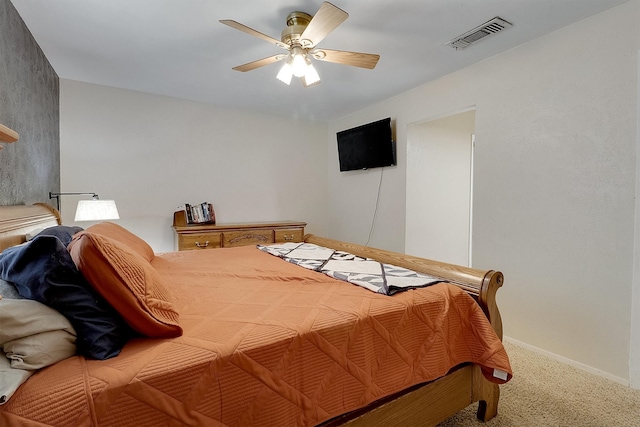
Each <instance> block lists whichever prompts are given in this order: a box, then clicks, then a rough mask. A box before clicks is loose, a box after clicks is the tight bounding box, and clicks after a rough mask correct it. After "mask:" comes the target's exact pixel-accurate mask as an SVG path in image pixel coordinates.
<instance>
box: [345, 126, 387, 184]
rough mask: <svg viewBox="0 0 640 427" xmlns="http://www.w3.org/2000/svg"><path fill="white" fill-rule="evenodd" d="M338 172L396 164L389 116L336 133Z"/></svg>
mask: <svg viewBox="0 0 640 427" xmlns="http://www.w3.org/2000/svg"><path fill="white" fill-rule="evenodd" d="M336 136H337V139H338V160H339V162H340V172H345V171H352V170H358V169H370V168H379V167H382V166H392V165H395V164H396V150H395V144H394V143H393V141H392V137H391V118H390V117H388V118H386V119H382V120H378V121H376V122H372V123H368V124H366V125H362V126H358V127H355V128H353V129H347V130H343V131H340V132H338V133H337V135H336Z"/></svg>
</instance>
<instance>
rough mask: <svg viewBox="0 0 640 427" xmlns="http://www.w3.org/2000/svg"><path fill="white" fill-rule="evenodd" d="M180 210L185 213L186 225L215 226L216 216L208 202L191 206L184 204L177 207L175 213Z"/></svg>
mask: <svg viewBox="0 0 640 427" xmlns="http://www.w3.org/2000/svg"><path fill="white" fill-rule="evenodd" d="M178 210H182V211H184V212H185V218H186V221H187V224H215V223H216V214H215V212H214V210H213V205H212V204H211V203H209V202H202V203H199V204H195V205H192V204H190V203H185V204H182V205H178V207H177V208H176V211H178Z"/></svg>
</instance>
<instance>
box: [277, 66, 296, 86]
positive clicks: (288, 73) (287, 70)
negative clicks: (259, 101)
mask: <svg viewBox="0 0 640 427" xmlns="http://www.w3.org/2000/svg"><path fill="white" fill-rule="evenodd" d="M292 77H293V69H292V67H291V64H289V62H285V63H284V65H283V66H282V68H280V72H278V75H277V76H276V78H277V79H278V80H280V81H281V82H282V83H284V84H287V85H290V84H291V78H292Z"/></svg>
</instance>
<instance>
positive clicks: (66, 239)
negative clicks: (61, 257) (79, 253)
mask: <svg viewBox="0 0 640 427" xmlns="http://www.w3.org/2000/svg"><path fill="white" fill-rule="evenodd" d="M82 230H83V228H82V227H71V226H68V225H54V226H53V227H49V228H45V229H44V230H42V231H41V232H39V233H38V234H36V235H35V236H34V239H35V238H36V237H38V236H54V237H57V238H58V239H60V241H61V242H62V244H63V245H64V247H65V248H66V247H67V246H69V243H71V239H73V235H74V234H76V233H79V232H80V231H82Z"/></svg>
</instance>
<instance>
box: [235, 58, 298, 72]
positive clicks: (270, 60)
mask: <svg viewBox="0 0 640 427" xmlns="http://www.w3.org/2000/svg"><path fill="white" fill-rule="evenodd" d="M286 57H287V55H282V54H279V55H273V56H270V57H268V58H262V59H258V60H257V61H253V62H249V63H247V64H243V65H238V66H237V67H233V69H234V70H236V71H242V72H246V71H251V70H255V69H256V68H260V67H264V66H265V65H269V64H273V63H274V62H278V61H282V60H283V59H284V58H286Z"/></svg>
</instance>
